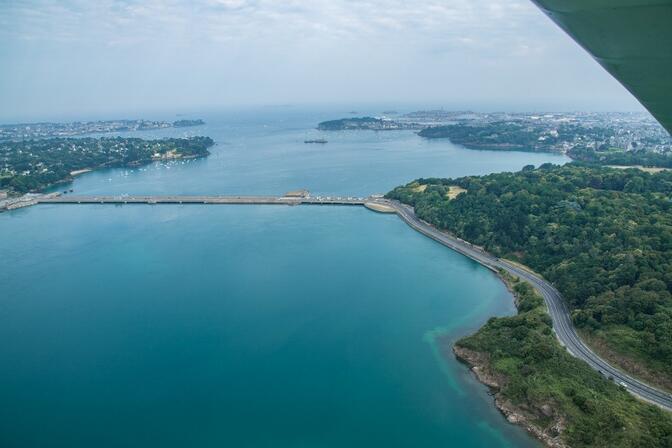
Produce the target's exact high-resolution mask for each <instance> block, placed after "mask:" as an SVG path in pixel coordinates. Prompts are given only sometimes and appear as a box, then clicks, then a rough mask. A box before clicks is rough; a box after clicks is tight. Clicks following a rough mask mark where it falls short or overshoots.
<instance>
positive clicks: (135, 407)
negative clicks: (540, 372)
mask: <svg viewBox="0 0 672 448" xmlns="http://www.w3.org/2000/svg"><path fill="white" fill-rule="evenodd" d="M323 115H324V118H333V117H338V116H341V115H340V114H338V113H332V112H330V111H326V112H324V111H323V112H320V111H301V110H285V111H280V110H273V111H268V110H265V111H256V112H252V111H247V112H229V113H222V114H218V115H213V116H211V117H206V118H207V119H208V122H209V124H208V126H207V128H206V129H204V128H199V129H191V130H189V131H188V132H193V131H198V132H197V133H205V134H207V135H211V136H213V138H215V139H216V140H217V142H218V145H217V146H216V147H214V148H213V155H212V156H211V157H209V158H208V159H205V160H197V161H191V162H189V163H184V164H182V163H179V162H178V163H169V164H156V165H152V166H150V167H147V168H144V169H140V170H132V171H131V170H107V171H105V172H99V173H91V174H87V175H85V176H82V177H81V178H80V179H78V180H77V181H76V182H75V184H74V185H73V188H74V189H75V191H76V192H77V193H82V194H83V193H94V192H96V193H98V192H105V193H153V192H157V193H158V192H162V193H165V192H171V193H201V192H202V193H221V194H227V193H245V194H258V193H278V192H283V191H286V190H289V189H292V188H297V187H306V188H310V189H311V190H312V191H314V192H319V193H326V194H368V193H370V192H374V191H386V190H388V189H389V188H391V187H392V186H394V185H396V184H398V183H402V182H405V181H407V180H410V179H412V178H414V177H418V176H422V175H424V176H430V175H446V176H455V175H463V174H476V173H483V172H489V171H501V170H508V169H517V168H520V167H522V166H523V165H525V164H528V163H534V164H539V163H542V162H544V161H557V162H562V161H564V159H562V158H559V157H557V156H552V155H535V154H525V153H492V152H479V151H468V150H464V149H459V148H456V147H454V146H452V145H450V143H447V142H438V143H437V142H429V143H428V142H424V141H422V140H421V139H419V138H418V137H417V136H415V135H414V134H413V133H405V132H401V133H390V134H387V133H367V132H364V133H345V134H333V135H331V134H330V135H328V136H327V138H328V139H329V140H330V143H329V144H328V145H325V146H313V145H304V144H303V143H302V142H303V140H304V138H306V137H307V136H311V137H312V136H314V135H319V133H318V132H317V131H313V130H310V128H311V127H313V126H314V124H315V123H316V122H317V121H319V120H321V119H322V118H323V117H322V116H323ZM182 132H184V131H180V132H178V133H176V134H178V135H180V134H181V133H182ZM170 134H175V132H174V131H173V130H171V131H165V132H163V133H161V134H156V135H170ZM141 135H143V136H147V137H149V136H150V135H148V134H146V133H145V134H141ZM0 235H1V236H2V237H1V238H0V254H2V256H1V257H0V285H2V286H1V288H2V289H1V290H0V292H1V295H0V341H3V342H2V343H1V344H0V400H1V402H2V404H3V405H2V406H1V407H0V446H2V447H52V446H54V447H89V446H103V447H107V446H110V447H112V446H114V447H122V446H123V447H135V446H143V447H144V446H161V447H181V446H200V447H215V446H218V447H219V446H232V447H343V446H348V447H372V446H375V447H378V446H381V447H382V446H385V447H395V446H399V447H410V446H412V447H443V446H460V447H526V446H536V443H535V442H534V441H533V440H531V439H530V438H529V437H528V436H527V435H526V434H524V432H523V431H522V430H521V429H520V428H517V427H514V426H511V425H509V424H507V423H506V421H505V420H504V418H503V417H501V415H499V414H498V412H497V410H496V409H495V408H494V406H493V405H492V400H491V398H490V397H489V396H488V395H487V393H486V390H485V388H484V387H482V386H481V385H480V384H478V383H477V382H476V381H475V380H474V379H473V378H472V376H471V374H470V373H469V372H468V370H467V369H466V368H464V367H463V366H461V365H459V364H458V363H456V362H455V361H454V360H453V359H452V358H443V357H442V356H440V354H439V352H440V348H439V347H436V346H435V345H434V338H433V335H435V334H449V335H450V336H451V337H452V338H456V337H459V336H460V335H463V334H466V333H467V332H469V331H472V330H474V329H475V328H477V327H478V326H480V325H481V324H482V323H483V322H484V321H485V320H486V319H487V318H488V317H490V316H492V315H504V314H510V313H513V312H514V309H513V305H512V303H511V297H510V296H509V295H508V293H507V292H506V290H505V288H504V287H503V285H502V284H501V283H500V282H499V281H498V280H497V279H496V278H495V277H494V276H493V275H492V274H491V273H490V272H489V271H487V270H486V269H484V268H482V267H480V266H478V265H477V264H475V263H474V262H472V261H470V260H468V259H465V258H464V257H461V256H459V255H457V254H455V253H453V252H451V251H449V250H446V249H445V248H443V247H442V246H439V245H438V244H436V243H434V242H433V241H431V240H429V239H427V238H424V237H423V236H421V235H419V234H417V233H416V232H414V231H412V230H411V229H410V228H408V227H407V226H406V225H405V224H403V223H402V222H401V221H400V220H399V219H397V218H396V217H394V216H389V215H380V214H375V213H372V212H369V211H367V210H365V209H363V208H347V207H308V206H305V207H283V206H278V207H273V206H117V207H115V206H58V205H45V206H39V207H33V208H30V209H24V210H19V211H16V212H12V213H6V214H2V215H0Z"/></svg>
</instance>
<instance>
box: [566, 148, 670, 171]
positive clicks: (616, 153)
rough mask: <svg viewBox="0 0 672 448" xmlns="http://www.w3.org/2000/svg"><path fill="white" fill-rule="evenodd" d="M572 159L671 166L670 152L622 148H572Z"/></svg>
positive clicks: (627, 164)
mask: <svg viewBox="0 0 672 448" xmlns="http://www.w3.org/2000/svg"><path fill="white" fill-rule="evenodd" d="M567 155H568V156H570V157H571V158H572V159H574V160H580V161H582V162H588V163H596V164H599V165H621V166H632V165H641V166H651V167H661V168H672V153H670V152H667V153H655V152H651V151H646V150H642V151H623V150H622V149H606V150H603V151H595V150H593V149H591V148H586V147H581V146H578V147H575V148H572V149H571V150H570V151H569V152H568V153H567Z"/></svg>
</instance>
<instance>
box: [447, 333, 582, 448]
mask: <svg viewBox="0 0 672 448" xmlns="http://www.w3.org/2000/svg"><path fill="white" fill-rule="evenodd" d="M453 353H454V354H455V357H456V358H457V359H458V360H459V361H460V362H462V363H464V364H466V365H468V366H469V367H470V369H471V371H472V372H473V373H474V375H476V378H478V380H479V381H480V382H481V383H483V384H485V385H486V386H488V387H489V388H490V389H492V391H493V396H494V399H495V406H497V409H499V411H500V412H501V413H502V414H504V416H505V417H506V420H507V421H508V422H509V423H512V424H514V425H519V426H522V427H523V428H525V429H526V430H527V432H528V433H530V434H531V435H533V436H534V437H536V438H537V439H538V440H540V441H541V442H542V443H543V444H544V445H545V446H547V447H549V448H569V445H567V444H565V443H564V442H563V441H562V439H561V435H562V431H563V430H564V429H565V425H564V422H563V419H562V417H560V416H557V415H555V413H554V412H553V408H552V407H551V406H550V405H548V404H545V405H543V406H541V407H540V408H539V409H523V408H521V407H517V406H515V405H514V404H513V403H511V402H510V401H508V400H507V399H506V398H504V397H503V396H502V394H501V393H500V389H501V386H502V384H504V383H505V382H506V378H505V377H503V376H500V375H496V374H494V373H492V372H491V371H490V369H489V361H488V356H487V355H486V354H483V353H479V352H475V351H473V350H469V349H466V348H464V347H459V346H457V345H454V346H453ZM534 417H538V418H545V419H551V420H552V423H551V424H550V425H549V427H548V429H546V430H544V429H543V428H541V427H539V426H538V425H536V424H535V423H533V421H532V419H533V418H534Z"/></svg>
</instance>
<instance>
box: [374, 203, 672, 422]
mask: <svg viewBox="0 0 672 448" xmlns="http://www.w3.org/2000/svg"><path fill="white" fill-rule="evenodd" d="M376 202H378V203H381V204H384V205H387V206H389V207H392V208H393V209H394V210H395V211H396V212H397V215H398V216H399V217H400V218H401V219H402V220H404V221H405V222H406V223H407V224H408V225H409V226H411V227H412V228H414V229H415V230H417V231H418V232H420V233H422V234H423V235H425V236H428V237H429V238H431V239H433V240H435V241H437V242H439V243H441V244H443V245H444V246H447V247H449V248H450V249H453V250H454V251H456V252H459V253H461V254H463V255H466V256H467V257H469V258H471V259H473V260H475V261H477V262H479V263H481V264H482V265H484V266H486V267H488V268H490V269H493V270H497V269H503V270H505V271H507V272H508V273H510V274H512V275H515V276H517V277H520V278H522V279H524V280H526V281H528V282H529V283H531V284H532V286H534V287H535V288H536V289H537V290H538V291H539V293H541V295H542V296H543V297H544V300H545V302H546V305H547V307H548V312H549V314H550V315H551V319H552V320H553V329H554V331H555V334H556V336H557V338H558V340H559V341H560V343H561V344H562V345H564V346H565V347H566V348H567V350H568V351H569V352H570V353H571V354H572V355H574V356H575V357H577V358H579V359H582V360H583V361H585V362H587V363H588V365H590V366H591V367H592V368H593V369H595V370H597V371H598V372H600V373H601V374H602V375H604V376H605V377H607V378H609V379H611V380H612V381H614V382H616V383H617V384H620V385H622V386H623V387H625V388H626V389H628V391H630V392H631V393H632V394H634V395H636V396H638V397H640V398H642V399H644V400H646V401H648V402H651V403H653V404H656V405H658V406H660V407H662V408H664V409H666V410H668V411H672V394H668V393H666V392H663V391H661V390H658V389H656V388H654V387H651V386H649V385H647V384H645V383H643V382H641V381H639V380H637V379H636V378H633V377H631V376H629V375H627V374H626V373H624V372H622V371H621V370H619V369H617V368H615V367H613V366H611V365H610V364H609V363H607V362H606V361H605V360H603V359H602V358H600V357H599V356H598V355H596V354H595V353H594V352H593V351H592V350H591V349H590V348H588V346H586V344H585V343H584V342H583V341H582V340H581V339H580V338H579V336H578V334H577V333H576V330H575V329H574V326H573V325H572V319H571V316H570V313H569V309H568V308H567V305H565V302H564V300H562V296H561V295H560V293H559V292H558V290H556V289H555V288H554V287H553V285H551V284H550V283H548V282H547V281H545V280H544V279H543V278H541V277H539V276H537V275H535V274H533V273H531V272H529V271H526V270H524V269H521V268H520V267H518V266H516V265H514V264H512V263H509V262H507V261H506V260H502V259H500V258H497V257H495V256H493V255H491V254H489V253H487V252H485V251H483V250H482V249H480V248H478V247H476V246H474V245H472V244H470V243H468V242H466V241H464V240H461V239H459V238H456V237H454V236H452V235H449V234H447V233H445V232H441V231H439V230H437V229H436V228H435V227H433V226H432V225H430V224H428V223H426V222H425V221H422V220H421V219H420V218H418V217H417V216H416V215H415V211H414V210H413V208H412V207H410V206H408V205H406V204H402V203H400V202H397V201H389V200H385V199H381V200H378V201H376Z"/></svg>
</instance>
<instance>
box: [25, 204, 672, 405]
mask: <svg viewBox="0 0 672 448" xmlns="http://www.w3.org/2000/svg"><path fill="white" fill-rule="evenodd" d="M35 202H36V203H38V204H41V203H44V204H277V205H301V204H307V205H353V206H355V205H356V206H367V207H369V208H373V209H374V210H377V211H388V212H394V213H396V214H397V215H398V216H399V217H400V218H401V219H402V220H403V221H404V222H406V223H407V224H408V225H409V226H411V227H412V228H413V229H415V230H417V231H418V232H420V233H422V234H423V235H425V236H427V237H429V238H432V239H433V240H435V241H437V242H439V243H441V244H443V245H444V246H446V247H448V248H450V249H452V250H454V251H456V252H459V253H461V254H463V255H465V256H467V257H469V258H471V259H473V260H475V261H477V262H478V263H481V264H482V265H484V266H486V267H488V268H490V269H493V270H495V271H497V270H499V269H503V270H504V271H506V272H508V273H509V274H511V275H514V276H517V277H519V278H521V279H523V280H525V281H527V282H529V283H530V284H531V285H532V286H534V288H535V289H537V290H538V291H539V293H540V294H541V295H542V296H543V298H544V301H545V302H546V306H547V307H548V312H549V314H550V316H551V319H552V321H553V329H554V331H555V334H556V336H557V338H558V340H559V341H560V343H561V344H562V345H563V346H565V348H566V349H567V350H568V351H569V352H570V353H571V354H572V355H573V356H575V357H577V358H579V359H581V360H583V361H585V362H586V363H588V365H590V366H591V367H592V368H593V369H595V370H597V371H599V372H600V373H601V374H602V375H603V376H605V377H606V378H609V379H610V380H612V381H614V382H616V383H617V384H620V385H621V386H623V387H625V388H626V389H627V390H628V391H630V392H631V393H632V394H634V395H636V396H639V397H640V398H643V399H644V400H646V401H649V402H651V403H653V404H656V405H658V406H660V407H662V408H665V409H667V410H669V411H672V394H668V393H666V392H664V391H661V390H659V389H656V388H654V387H652V386H649V385H647V384H645V383H643V382H641V381H639V380H638V379H636V378H634V377H632V376H630V375H628V374H626V373H624V372H623V371H621V370H619V369H617V368H615V367H613V366H612V365H610V364H609V363H608V362H606V361H605V360H604V359H602V358H600V357H599V356H598V355H597V354H596V353H595V352H593V351H592V350H591V349H590V348H589V347H588V346H587V345H586V344H585V343H584V342H583V341H582V340H581V338H579V335H578V334H577V332H576V329H575V328H574V326H573V324H572V318H571V314H570V312H569V308H568V307H567V305H566V303H565V301H564V300H563V299H562V296H561V295H560V293H559V292H558V290H557V289H555V287H553V285H551V284H550V283H549V282H547V281H546V280H544V279H543V278H542V277H541V276H539V275H537V274H535V273H533V272H531V271H528V270H526V269H524V268H522V267H520V266H518V265H515V264H513V263H511V262H509V261H507V260H504V259H501V258H497V257H495V256H493V255H491V254H489V253H487V252H485V251H484V250H482V249H480V248H479V247H476V246H474V245H472V244H470V243H468V242H466V241H464V240H461V239H459V238H456V237H455V236H453V235H450V234H449V233H446V232H443V231H440V230H438V229H436V228H435V227H434V226H432V225H431V224H429V223H427V222H425V221H423V220H421V219H420V218H418V217H417V216H416V214H415V211H414V210H413V208H412V207H411V206H408V205H406V204H402V203H400V202H397V201H390V200H387V199H384V198H382V197H380V196H370V197H366V198H364V197H340V196H339V197H336V196H334V197H332V196H316V197H313V196H309V195H300V196H287V195H286V196H182V195H175V196H129V195H121V196H76V195H62V196H50V197H41V198H38V199H36V201H35Z"/></svg>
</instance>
